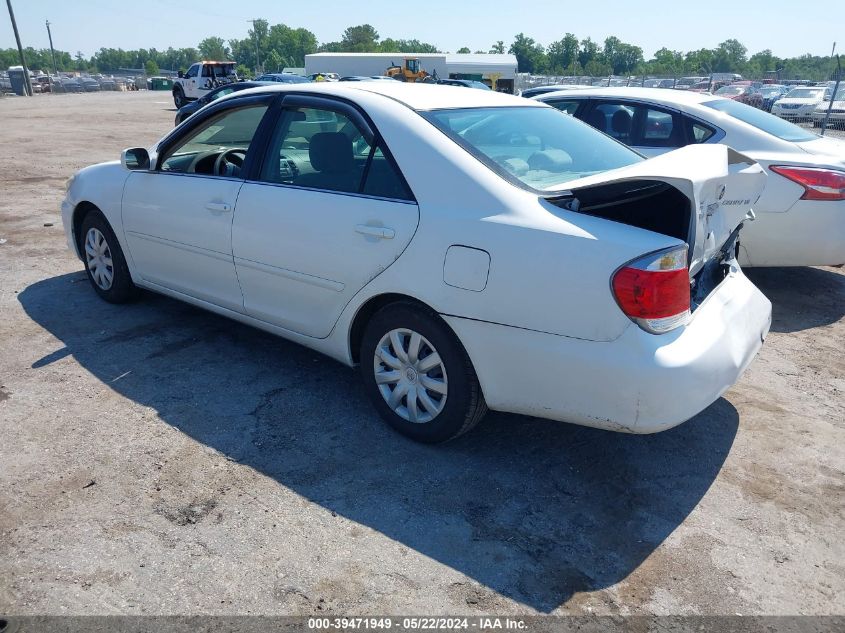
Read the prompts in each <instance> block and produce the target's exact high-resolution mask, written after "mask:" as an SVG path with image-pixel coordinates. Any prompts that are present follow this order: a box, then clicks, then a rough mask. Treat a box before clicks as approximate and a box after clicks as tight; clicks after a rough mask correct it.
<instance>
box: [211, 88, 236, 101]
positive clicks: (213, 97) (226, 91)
mask: <svg viewBox="0 0 845 633" xmlns="http://www.w3.org/2000/svg"><path fill="white" fill-rule="evenodd" d="M233 92H235V89H234V88H233V87H232V86H226V87H225V88H223V89H222V90H218V91H217V92H213V93H211V94H210V95H208V100H209V101H215V100H217V99H219V98H220V97H225V96H226V95H230V94H232V93H233Z"/></svg>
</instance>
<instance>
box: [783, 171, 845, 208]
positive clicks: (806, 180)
mask: <svg viewBox="0 0 845 633" xmlns="http://www.w3.org/2000/svg"><path fill="white" fill-rule="evenodd" d="M769 169H771V170H772V171H773V172H775V173H776V174H780V175H781V176H783V177H784V178H788V179H789V180H791V181H792V182H796V183H798V184H799V185H801V186H802V187H804V195H803V196H801V199H802V200H845V171H838V170H836V169H822V168H820V167H789V166H787V165H778V166H772V167H769Z"/></svg>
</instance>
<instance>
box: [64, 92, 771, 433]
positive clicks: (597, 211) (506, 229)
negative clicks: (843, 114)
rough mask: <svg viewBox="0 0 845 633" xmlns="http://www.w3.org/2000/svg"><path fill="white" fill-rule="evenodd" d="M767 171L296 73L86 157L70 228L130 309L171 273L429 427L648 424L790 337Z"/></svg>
mask: <svg viewBox="0 0 845 633" xmlns="http://www.w3.org/2000/svg"><path fill="white" fill-rule="evenodd" d="M764 181H765V174H764V173H763V171H762V169H761V168H760V167H759V166H758V165H757V164H756V163H754V161H752V160H750V159H748V158H746V157H745V156H743V155H741V154H738V153H736V152H734V151H733V150H730V149H728V148H726V147H724V146H720V145H714V146H705V147H691V148H687V149H683V150H679V151H678V152H675V153H674V154H672V155H669V156H665V157H661V158H656V159H653V160H649V161H645V160H643V159H642V157H641V156H639V155H638V154H637V153H635V152H633V151H631V150H630V149H628V148H627V147H625V146H624V145H622V144H620V143H617V142H616V141H614V140H613V139H610V138H608V137H607V136H605V135H602V134H599V133H598V132H596V131H595V130H594V129H593V128H591V127H589V126H588V125H585V124H583V123H581V122H580V121H577V120H576V119H573V118H572V117H569V116H564V115H562V114H561V113H560V112H558V111H557V110H555V109H554V108H551V107H549V106H546V105H544V104H541V103H539V102H533V101H528V100H525V99H521V98H519V97H513V96H508V95H502V94H498V93H494V92H489V91H488V92H484V91H481V90H465V89H462V88H452V87H446V86H432V85H404V84H400V83H398V82H371V83H361V84H355V85H354V86H353V85H344V84H322V85H292V86H279V87H268V88H257V89H253V90H246V91H242V92H238V93H236V94H234V95H232V96H230V97H226V98H224V99H220V100H218V101H215V102H214V103H212V104H211V105H209V106H207V107H205V108H203V109H202V110H200V111H199V112H198V113H197V114H195V115H194V116H192V117H191V118H190V119H188V121H186V122H185V123H183V124H182V125H180V126H179V127H177V128H176V129H175V130H174V131H173V132H171V133H170V134H169V135H168V136H166V137H165V138H164V139H162V140H161V141H160V142H159V143H158V144H157V145H156V146H155V147H153V148H151V149H150V150H146V149H141V148H135V149H129V150H126V151H124V153H123V155H122V159H121V161H120V162H113V163H104V164H100V165H94V166H92V167H88V168H86V169H83V170H82V171H80V172H79V173H78V174H76V176H74V177H73V178H72V179H70V180H69V182H68V188H67V196H66V199H65V201H64V202H63V204H62V217H63V221H64V226H65V231H66V233H67V239H68V244H69V246H70V248H71V249H73V250H74V251H75V252H76V253H77V254H78V256H79V257H80V258H81V259H82V261H83V262H84V264H85V269H86V270H87V273H88V276H89V278H90V281H91V283H92V285H93V288H94V290H95V291H96V292H97V293H98V294H99V295H100V296H101V297H102V298H103V299H105V300H106V301H110V302H113V303H120V302H123V301H127V300H129V299H130V298H132V296H133V295H134V294H135V292H136V290H137V289H138V288H146V289H148V290H153V291H155V292H160V293H163V294H165V295H169V296H171V297H175V298H178V299H181V300H184V301H187V302H189V303H192V304H194V305H197V306H200V307H203V308H206V309H208V310H212V311H214V312H217V313H219V314H223V315H226V316H229V317H232V318H234V319H237V320H239V321H242V322H244V323H248V324H250V325H253V326H256V327H259V328H262V329H265V330H267V331H269V332H273V333H275V334H278V335H280V336H283V337H286V338H288V339H291V340H293V341H297V342H299V343H301V344H303V345H307V346H309V347H311V348H313V349H315V350H318V351H320V352H323V353H325V354H328V355H329V356H332V357H334V358H336V359H338V360H339V361H341V362H343V363H346V364H348V365H350V366H354V365H359V366H360V371H361V375H362V377H363V383H364V388H365V389H366V391H367V392H368V394H369V396H370V397H371V399H372V401H373V403H374V405H375V407H376V409H377V410H378V411H379V413H380V414H381V415H382V416H383V417H384V419H385V420H386V421H387V422H389V423H390V424H391V425H392V426H393V427H394V428H396V429H397V430H398V431H400V432H402V433H404V434H406V435H408V436H410V437H412V438H414V439H417V440H420V441H426V442H437V441H443V440H447V439H449V438H452V437H454V436H456V435H459V434H460V433H462V432H464V431H466V430H468V429H469V428H471V427H472V426H473V425H474V424H475V423H476V422H478V420H479V419H480V418H481V417H482V416H483V414H484V413H485V411H486V410H487V409H488V407H489V408H490V409H494V410H499V411H507V412H514V413H522V414H529V415H535V416H539V417H543V418H550V419H555V420H564V421H569V422H575V423H580V424H585V425H589V426H594V427H600V428H605V429H613V430H619V431H628V432H634V433H649V432H654V431H659V430H662V429H666V428H669V427H672V426H675V425H677V424H679V423H681V422H683V421H684V420H687V419H688V418H690V417H692V416H694V415H695V414H696V413H698V412H699V411H701V410H702V409H704V408H705V407H707V406H708V405H709V404H710V403H712V402H713V401H714V400H715V399H716V398H718V397H719V396H720V394H722V393H723V392H724V391H725V390H726V389H727V388H728V387H730V386H731V385H732V384H733V383H734V382H735V381H736V380H737V378H738V377H739V375H740V374H741V372H742V371H743V370H744V369H745V368H746V366H747V365H748V364H749V363H750V362H751V360H752V358H753V357H754V355H755V354H756V352H757V350H758V349H759V348H760V346H761V344H762V341H763V339H764V337H765V336H766V333H767V332H768V329H769V325H770V321H771V304H770V303H769V301H768V300H767V299H766V298H765V297H764V296H763V295H762V294H761V293H760V292H759V290H757V288H756V287H755V286H754V285H752V284H751V283H750V282H749V281H748V280H747V279H746V277H745V276H744V275H743V273H742V270H741V269H740V267H739V266H738V265H737V262H736V259H735V243H736V237H737V234H738V233H739V229H740V228H741V227H742V225H743V222H744V221H745V220H746V219H747V217H749V216H750V215H751V211H750V207H751V206H752V205H753V203H754V202H755V201H756V200H757V198H758V196H759V194H760V192H761V190H762V189H763V186H764Z"/></svg>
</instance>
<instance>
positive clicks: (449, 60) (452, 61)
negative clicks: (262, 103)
mask: <svg viewBox="0 0 845 633" xmlns="http://www.w3.org/2000/svg"><path fill="white" fill-rule="evenodd" d="M408 57H410V58H416V59H419V60H420V66H421V67H422V69H423V70H425V71H426V72H428V73H429V74H432V75H433V74H435V73H436V74H437V76H438V77H439V78H441V79H448V78H451V79H475V80H476V81H484V83H486V84H488V85H490V84H491V83H492V82H493V81H494V80H495V81H496V84H497V89H498V90H505V91H507V92H513V83H514V79H515V78H516V57H515V56H514V55H509V54H504V55H499V54H493V53H490V54H487V53H477V54H463V53H313V54H311V55H306V56H305V73H306V74H307V75H312V74H316V73H337V74H338V75H340V76H341V77H345V76H348V75H364V76H372V75H384V73H385V71H386V70H387V68H388V67H389V66H392V65H399V66H401V65H402V64H403V63H404V60H405V58H408Z"/></svg>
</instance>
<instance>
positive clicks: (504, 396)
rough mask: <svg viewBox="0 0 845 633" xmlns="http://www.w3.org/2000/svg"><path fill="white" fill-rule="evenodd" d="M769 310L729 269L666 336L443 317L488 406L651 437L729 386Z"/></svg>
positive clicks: (754, 347) (754, 348) (761, 335)
mask: <svg viewBox="0 0 845 633" xmlns="http://www.w3.org/2000/svg"><path fill="white" fill-rule="evenodd" d="M771 309H772V306H771V303H770V302H769V300H768V299H766V297H765V296H763V294H762V293H761V292H760V291H759V290H758V289H757V288H756V287H755V286H754V285H753V284H752V283H751V282H750V281H749V280H748V279H747V278H746V277H745V275H744V274H743V273H742V271H741V270H740V269H739V267H738V266H733V268H732V271H731V273H730V274H729V276H728V277H727V278H726V279H725V280H724V281H723V282H722V283H721V284H720V285H719V287H718V288H716V289H715V290H714V291H713V292H712V293H711V294H710V295H709V296H708V297H707V299H706V300H705V301H704V302H703V303H702V304H701V305H700V306H699V307H698V309H697V310H696V311H695V313H694V315H693V318H692V320H691V321H690V323H689V324H688V325H686V326H684V327H681V328H678V329H677V330H674V331H672V332H669V333H667V334H661V335H653V334H648V333H646V332H644V331H642V330H641V329H640V328H638V327H636V326H635V325H631V326H630V327H628V328H627V329H626V330H625V332H624V333H623V334H622V335H621V336H620V337H619V338H617V339H616V340H614V341H609V342H595V341H585V340H580V339H573V338H568V337H564V336H556V335H552V334H544V333H540V332H535V331H531V330H522V329H517V328H512V327H509V326H504V325H497V324H491V323H485V322H480V321H472V320H468V319H461V318H458V317H445V318H446V321H447V322H448V323H449V325H450V326H451V327H452V328H453V329H454V330H455V332H456V333H457V335H458V337H459V338H460V339H461V342H462V343H463V344H464V346H465V347H466V350H467V352H468V353H469V356H470V358H471V359H472V362H473V365H474V367H475V369H476V372H477V374H478V378H479V381H480V383H481V387H482V390H483V393H484V397H485V399H486V401H487V404H488V406H489V407H490V408H491V409H494V410H498V411H505V412H510V413H518V414H524V415H532V416H537V417H542V418H548V419H552V420H560V421H564V422H573V423H576V424H582V425H586V426H592V427H597V428H602V429H609V430H614V431H624V432H629V433H654V432H657V431H662V430H665V429H669V428H671V427H673V426H676V425H678V424H681V423H682V422H684V421H686V420H688V419H689V418H691V417H693V416H695V415H696V414H698V413H699V412H701V411H702V410H703V409H705V408H706V407H708V406H709V405H710V404H712V403H713V402H714V401H715V400H717V399H718V398H719V397H720V396H721V395H722V394H723V393H724V392H725V391H726V390H727V389H728V388H729V387H731V386H732V385H733V384H734V383H735V382H736V381H737V379H738V378H739V377H740V375H741V374H742V372H743V371H744V370H745V368H746V367H747V366H748V365H749V364H750V363H751V361H752V360H753V358H754V356H755V355H756V354H757V352H758V351H759V349H760V347H761V346H762V343H763V340H764V339H765V337H766V335H767V334H768V331H769V327H770V326H771Z"/></svg>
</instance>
